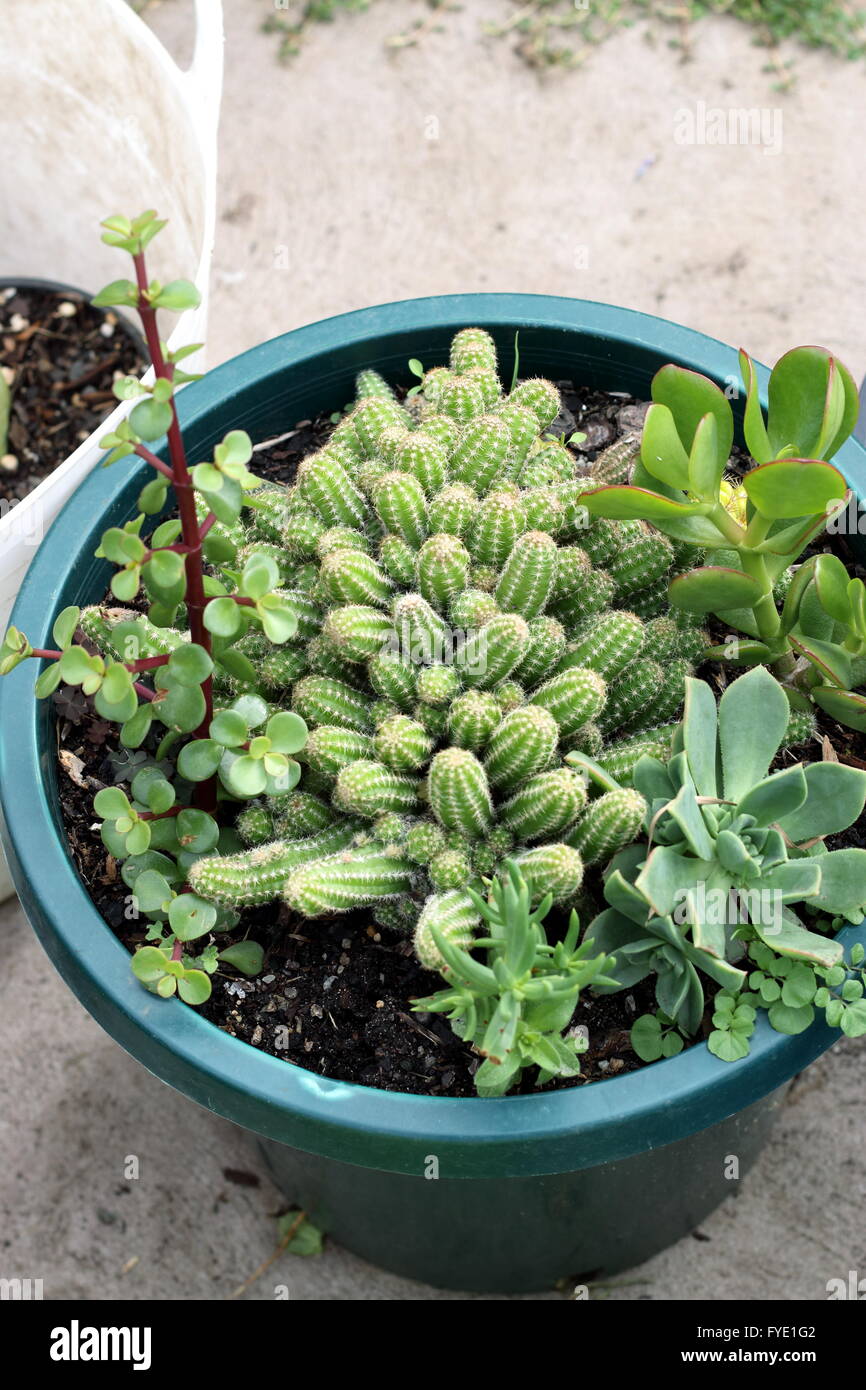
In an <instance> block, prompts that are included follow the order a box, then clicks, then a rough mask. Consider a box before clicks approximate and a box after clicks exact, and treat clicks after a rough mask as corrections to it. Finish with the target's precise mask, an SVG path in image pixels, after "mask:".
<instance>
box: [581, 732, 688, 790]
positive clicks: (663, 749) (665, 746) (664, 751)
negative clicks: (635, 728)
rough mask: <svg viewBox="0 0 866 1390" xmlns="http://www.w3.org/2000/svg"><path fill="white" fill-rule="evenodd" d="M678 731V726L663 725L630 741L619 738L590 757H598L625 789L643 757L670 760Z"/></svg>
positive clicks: (629, 739) (632, 736) (633, 735)
mask: <svg viewBox="0 0 866 1390" xmlns="http://www.w3.org/2000/svg"><path fill="white" fill-rule="evenodd" d="M675 728H676V725H675V724H661V725H656V726H653V727H652V728H649V729H644V730H643V731H642V732H641V733H638V734H631V735H630V736H629V737H628V738H623V739H616V740H615V741H614V742H613V743H609V744H608V745H607V747H605V748H603V749H601V750H600V751H599V752H598V753H596V754H593V753H590V757H595V759H596V761H597V762H598V763H599V765H600V766H601V767H603V768H604V770H605V772H608V773H610V775H611V777H613V779H614V781H616V782H619V783H621V785H622V786H628V785H629V783H630V782H631V777H632V773H633V772H634V770H635V767H636V766H637V764H638V762H639V761H640V759H641V758H643V757H648V758H658V760H659V761H660V762H666V761H667V759H668V758H669V757H670V752H671V739H672V738H673V733H674V730H675ZM581 751H583V750H581ZM587 751H588V750H587Z"/></svg>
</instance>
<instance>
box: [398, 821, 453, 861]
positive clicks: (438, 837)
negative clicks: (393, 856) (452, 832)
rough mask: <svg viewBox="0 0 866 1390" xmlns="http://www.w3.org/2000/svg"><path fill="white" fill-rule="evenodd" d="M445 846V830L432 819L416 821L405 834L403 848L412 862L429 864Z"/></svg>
mask: <svg viewBox="0 0 866 1390" xmlns="http://www.w3.org/2000/svg"><path fill="white" fill-rule="evenodd" d="M445 847H446V846H445V831H444V830H443V829H442V827H441V825H437V824H436V822H435V821H433V820H419V821H416V822H415V824H414V825H413V826H412V827H411V828H410V830H409V831H408V832H407V834H406V842H405V846H404V848H405V851H406V854H407V856H408V857H409V858H410V859H411V860H412V862H413V864H429V863H430V860H431V859H433V858H435V856H436V855H437V854H440V853H441V851H442V850H443V849H445Z"/></svg>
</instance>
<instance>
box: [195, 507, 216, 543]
mask: <svg viewBox="0 0 866 1390" xmlns="http://www.w3.org/2000/svg"><path fill="white" fill-rule="evenodd" d="M215 521H216V512H208V514H207V516H206V517H205V519H204V521H203V522H202V524H201V526H200V527H199V528H198V534H199V539H200V540H204V538H205V536H206V535H207V533H208V531H209V530H210V528H211V527H212V526H213V524H214V522H215Z"/></svg>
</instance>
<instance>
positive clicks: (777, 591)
mask: <svg viewBox="0 0 866 1390" xmlns="http://www.w3.org/2000/svg"><path fill="white" fill-rule="evenodd" d="M740 366H741V370H742V375H743V382H744V384H745V389H746V408H745V424H744V431H745V439H746V444H747V446H748V449H749V451H750V454H751V456H752V458H753V460H754V462H755V464H756V465H757V466H756V467H753V468H751V469H750V470H749V471H747V472H746V473H745V475H744V476H743V478H742V480H741V481H740V480H738V481H737V483H736V484H733V483H732V482H731V481H730V479H729V478H727V477H726V470H727V469H728V465H729V459H730V455H731V448H732V444H733V438H734V420H733V414H732V411H731V406H730V404H729V402H728V400H727V398H726V396H725V395H724V393H723V392H722V391H720V390H719V388H718V387H717V386H716V385H715V384H714V383H713V382H712V381H710V380H709V379H708V378H707V377H703V376H700V375H699V374H698V373H697V372H692V371H688V370H686V369H685V368H683V367H676V366H667V367H663V368H662V369H661V371H659V372H658V373H657V375H656V377H655V379H654V381H653V385H652V398H653V404H652V405H651V407H650V410H649V413H648V415H647V418H646V423H645V426H644V430H643V436H642V439H641V447H640V457H639V458H637V459H636V460H634V463H633V467H632V468H631V469H630V470H629V474H628V480H627V481H626V480H622V479H620V480H613V481H606V482H605V485H604V486H602V487H600V488H599V489H598V490H597V491H596V492H594V493H593V494H592V495H591V496H589V497H587V498H586V505H587V507H588V508H589V510H590V512H591V513H592V514H593V515H594V516H598V517H607V518H617V519H620V520H622V519H628V520H634V519H637V518H642V519H644V520H646V521H651V522H652V524H653V525H654V526H655V527H656V528H657V529H658V530H659V531H661V532H663V533H664V534H665V535H666V536H668V537H669V538H670V539H671V540H672V541H673V542H675V543H676V544H678V545H680V546H683V547H685V548H686V550H687V551H690V552H691V558H692V559H693V560H694V561H695V562H696V563H695V564H694V565H693V567H691V568H689V569H687V570H685V571H684V572H683V573H681V574H678V575H677V576H676V577H675V578H674V579H673V581H672V582H671V584H670V588H669V598H670V602H671V604H672V605H673V607H674V608H675V609H677V610H679V611H680V612H682V613H690V614H695V615H698V616H700V617H704V616H705V615H708V614H714V615H715V616H716V617H717V618H719V619H720V620H721V621H722V623H724V624H725V625H726V626H727V627H728V628H730V629H732V630H733V632H734V633H735V634H736V636H735V637H733V638H732V639H731V640H730V641H728V642H727V643H724V644H722V645H720V646H716V647H712V648H710V649H709V650H708V651H707V653H706V655H707V656H709V657H712V658H716V659H718V660H722V661H731V662H734V663H737V664H739V665H743V666H754V665H757V664H765V665H769V666H771V667H772V669H773V670H774V672H775V674H776V675H777V676H778V678H779V679H780V680H781V681H782V682H783V683H784V687H785V692H786V694H787V696H788V699H789V702H790V704H791V707H792V709H793V710H794V711H797V712H801V713H803V712H808V710H809V708H810V705H811V706H817V707H818V708H820V709H822V710H825V711H826V712H827V713H828V714H830V715H832V716H833V718H834V719H837V720H838V721H839V722H840V723H843V724H847V725H849V726H850V727H851V728H853V729H857V730H859V731H860V732H862V731H864V730H866V697H864V695H863V694H861V693H858V691H857V689H856V687H857V686H859V685H862V683H863V682H864V680H866V588H864V585H863V583H862V581H861V580H860V579H857V578H849V576H848V573H847V571H846V569H845V566H844V565H843V564H842V562H841V560H839V559H838V558H837V557H836V556H834V555H829V554H812V555H810V556H809V558H808V559H807V560H806V561H805V562H804V563H802V564H800V565H797V561H798V560H799V559H800V557H801V556H802V554H803V552H804V551H805V550H806V549H807V547H808V546H810V544H812V543H813V542H815V541H816V540H818V539H819V538H820V536H821V534H822V532H823V531H824V530H825V529H826V528H827V527H828V526H829V527H830V528H831V529H832V528H833V526H838V525H839V524H840V518H842V517H843V515H844V514H845V513H846V511H847V509H848V508H849V507H850V506H851V505H852V500H853V499H852V494H851V492H850V491H849V489H848V486H847V483H846V482H845V479H844V478H843V476H842V474H841V473H840V472H839V470H838V469H837V468H835V467H834V466H833V464H831V463H830V462H829V460H830V459H831V458H832V457H833V455H834V454H835V453H836V452H837V451H838V450H839V449H840V448H841V446H842V444H844V442H845V440H846V439H847V438H848V437H849V435H850V434H851V432H852V430H853V428H854V425H855V423H856V420H857V411H858V399H857V388H856V386H855V385H854V382H853V380H852V378H851V375H850V373H849V372H848V371H847V370H846V368H845V367H843V366H842V364H841V363H840V362H838V361H837V360H836V359H835V358H834V357H832V356H831V355H830V353H828V352H825V351H824V350H823V349H821V348H813V347H802V348H795V349H793V351H791V352H788V353H786V354H785V356H784V357H782V358H781V359H780V360H779V361H778V362H777V363H776V366H775V367H774V368H773V371H772V373H771V376H770V385H769V409H768V413H767V418H766V421H765V420H764V416H763V413H762V410H761V405H760V401H759V399H758V387H757V375H756V372H755V367H754V363H753V362H752V361H751V359H750V358H749V357H748V355H747V354H746V353H745V352H741V353H740Z"/></svg>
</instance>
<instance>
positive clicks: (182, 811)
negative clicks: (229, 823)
mask: <svg viewBox="0 0 866 1390" xmlns="http://www.w3.org/2000/svg"><path fill="white" fill-rule="evenodd" d="M102 225H103V226H104V227H105V229H106V230H105V234H104V236H103V240H104V241H105V242H107V243H108V244H109V245H110V246H115V247H118V248H119V249H121V250H123V251H126V252H128V253H129V255H130V256H131V258H132V263H133V268H134V275H135V278H134V280H127V279H124V280H117V281H114V282H113V283H112V284H110V285H107V286H106V287H105V289H103V290H102V291H101V292H100V293H99V294H98V295H97V296H96V298H95V299H94V303H95V304H98V305H102V306H120V307H123V308H130V309H135V310H136V311H137V313H138V315H139V317H140V319H141V324H142V328H143V330H144V334H145V337H146V340H147V344H148V347H149V350H150V354H151V358H152V363H153V381H152V382H151V383H150V384H149V385H148V384H145V383H144V382H140V381H138V380H136V379H135V378H133V377H121V378H120V379H119V380H118V381H116V382H115V384H114V394H115V395H116V397H117V398H118V399H119V400H121V401H132V400H134V401H135V404H134V405H133V406H132V408H131V410H130V413H129V415H128V417H127V418H126V419H125V420H124V421H123V422H122V423H121V424H120V425H119V426H118V427H117V429H116V430H115V431H114V432H113V433H111V434H109V435H106V437H105V438H104V439H102V440H101V444H102V447H103V448H105V449H106V450H108V454H107V457H106V459H105V463H106V465H108V464H112V463H115V462H117V461H118V460H120V459H127V458H129V456H130V455H135V456H137V457H138V458H140V459H144V460H145V461H146V462H147V463H148V464H149V465H150V466H151V468H152V469H153V477H152V479H151V480H150V481H149V482H147V483H146V484H145V486H144V487H143V489H142V491H141V494H140V496H139V498H138V513H137V515H136V517H135V518H134V519H133V520H132V521H130V522H127V523H126V524H125V525H123V526H112V527H109V528H108V529H107V530H106V531H105V532H104V534H103V536H102V540H101V544H100V546H99V548H98V550H97V552H96V554H97V556H98V557H99V558H101V559H104V560H106V561H107V562H109V563H110V564H111V565H113V566H114V574H113V575H112V577H111V584H110V587H111V593H112V595H113V597H114V599H115V600H116V601H117V602H118V603H120V604H124V605H130V604H136V605H137V608H136V609H121V610H120V611H119V612H118V610H113V618H114V620H113V621H112V620H111V618H110V617H107V616H106V615H104V614H102V613H100V612H99V611H98V610H90V611H88V612H87V613H84V614H82V613H81V611H80V610H79V609H78V608H77V607H70V608H66V609H64V610H63V612H62V613H60V614H59V616H58V617H57V619H56V621H55V622H54V626H53V638H54V642H55V644H56V645H55V646H54V647H51V648H40V647H33V646H32V645H31V644H30V642H29V641H28V639H27V637H26V636H25V634H23V633H21V632H18V631H17V630H16V629H15V628H10V629H9V630H8V631H7V633H6V636H5V639H4V642H3V645H2V648H0V674H4V675H5V674H7V673H8V672H9V671H11V670H13V669H14V668H15V667H16V666H18V665H19V664H20V663H21V662H22V661H25V660H27V659H34V660H36V661H45V662H47V663H49V664H48V665H46V666H45V668H44V669H43V670H42V672H41V673H40V675H39V677H38V680H37V682H36V693H37V695H38V696H39V697H41V698H45V697H47V696H50V695H52V694H53V692H54V691H56V690H57V689H58V687H59V686H60V685H61V683H63V684H65V685H68V686H76V687H79V688H80V689H81V690H82V691H83V693H84V694H85V695H87V696H90V697H92V699H93V705H94V708H95V710H96V713H97V714H98V715H99V717H100V718H101V719H103V720H107V721H109V722H111V723H113V724H116V725H117V726H118V736H119V739H120V742H121V744H122V745H123V746H124V747H126V748H128V749H142V748H144V749H145V750H146V752H147V755H148V756H147V757H146V759H145V760H144V761H143V763H142V765H141V766H140V769H139V771H138V772H137V773H136V775H135V777H134V778H133V780H132V783H131V786H130V792H131V797H130V796H127V794H126V792H124V791H123V790H122V788H121V787H119V786H109V787H104V788H103V789H102V790H100V791H98V792H97V794H96V796H95V798H94V803H93V808H94V811H95V813H96V815H97V817H98V818H99V820H100V822H101V834H102V839H103V842H104V844H105V846H106V848H107V849H108V851H109V852H110V854H111V855H112V856H113V857H114V858H115V859H116V860H118V861H119V862H120V863H121V866H122V867H121V875H122V878H123V881H124V882H125V883H126V884H127V886H128V887H129V888H130V890H131V892H132V894H133V897H134V902H135V910H136V911H137V913H138V915H140V916H141V917H142V918H144V919H145V920H146V921H147V922H148V923H149V926H148V931H147V944H145V945H144V946H142V947H141V948H140V949H139V950H138V951H137V952H136V954H135V956H134V957H133V965H132V968H133V970H134V972H135V974H136V975H137V976H138V978H139V979H140V980H141V981H142V983H143V984H145V985H146V986H147V987H148V988H149V989H151V990H152V991H154V992H155V993H157V994H159V995H162V996H164V997H169V996H171V995H173V994H175V993H178V994H179V995H180V997H181V998H182V999H184V1000H185V1001H186V1002H187V1003H191V1004H200V1003H202V1002H203V1001H204V1000H205V999H206V998H207V997H208V995H209V994H210V991H211V984H210V978H209V976H210V975H211V974H212V973H213V971H214V970H215V969H216V967H217V963H218V961H219V960H222V961H223V962H224V963H226V964H230V965H232V966H233V967H235V968H237V969H240V970H241V971H242V972H244V973H248V974H254V973H255V972H256V970H257V969H258V967H259V965H260V960H261V948H260V947H258V946H256V945H255V944H254V943H251V942H238V943H235V944H233V945H231V946H229V947H227V948H226V949H224V950H223V951H221V952H220V951H218V950H217V948H216V945H215V944H213V943H212V944H210V945H207V946H206V947H205V949H204V950H203V951H202V953H201V954H200V955H199V956H197V957H192V956H190V955H189V954H187V944H188V943H190V942H194V941H199V942H201V941H202V939H203V938H209V937H210V935H211V934H212V933H215V932H224V931H226V930H228V929H230V928H231V927H232V926H234V925H235V923H236V920H237V919H236V915H235V914H233V913H232V912H231V911H230V910H227V909H226V908H225V907H224V906H222V905H220V904H215V903H214V902H212V901H208V900H206V899H205V898H203V897H202V896H201V895H200V894H198V893H196V892H195V891H194V890H193V889H192V888H191V886H190V880H191V878H192V876H193V872H194V867H195V864H196V862H197V861H198V860H199V859H200V858H202V857H203V856H208V855H210V854H212V853H213V852H214V851H215V850H216V849H217V848H228V847H230V846H231V845H232V844H233V843H234V844H238V843H239V841H238V840H237V837H236V836H235V835H234V833H233V832H232V831H230V830H227V829H225V828H224V823H222V822H224V817H223V815H222V810H223V807H224V804H228V803H237V802H243V801H245V800H248V799H250V798H256V797H258V796H260V795H261V794H262V793H265V792H266V793H268V794H270V795H272V796H275V797H285V796H287V795H289V794H290V793H291V791H292V788H293V787H294V786H295V785H296V783H297V781H298V779H299V777H300V767H299V766H298V764H297V762H296V761H295V760H294V757H293V756H292V755H293V754H295V753H297V752H298V751H299V749H300V748H301V747H302V746H303V743H304V740H305V738H306V733H307V729H306V725H305V724H304V721H303V719H302V718H301V717H300V716H299V715H298V714H297V713H295V712H294V711H291V710H281V709H279V708H276V707H274V706H272V705H269V704H268V703H267V702H266V701H265V700H264V699H262V698H261V697H260V696H258V695H256V694H254V693H246V692H244V693H241V692H240V691H239V690H238V689H237V687H238V686H239V685H247V684H250V685H252V684H253V683H254V681H255V671H254V668H253V667H252V665H251V664H250V661H249V659H248V658H247V657H246V656H244V655H242V654H241V651H240V649H239V644H240V643H241V642H242V640H243V639H244V638H245V637H247V636H249V635H250V634H258V635H259V636H260V637H262V638H263V639H264V640H266V641H267V643H268V644H269V646H272V647H273V649H274V651H275V652H279V651H281V650H282V649H283V644H285V643H286V642H288V641H289V640H290V639H292V638H294V637H295V635H296V632H297V628H298V615H297V607H298V602H299V596H298V595H293V594H292V593H291V591H287V590H286V589H284V588H283V587H281V575H280V571H279V566H278V564H277V562H276V561H275V560H274V559H273V558H272V557H271V556H269V555H266V554H253V555H250V556H249V557H247V558H244V559H243V560H241V558H240V557H237V556H236V554H235V551H234V549H233V548H232V549H231V552H230V553H231V555H232V557H233V563H234V568H229V567H227V568H225V569H223V570H222V571H221V572H220V573H219V574H217V573H216V572H215V571H214V569H213V568H212V566H209V565H207V564H206V561H208V560H210V559H213V557H214V556H219V555H222V556H223V557H225V555H226V553H227V551H226V548H225V544H224V540H223V539H222V535H223V532H224V531H225V530H226V528H230V527H234V526H235V525H237V523H238V518H239V517H240V515H241V513H242V510H243V509H244V507H247V506H252V507H255V506H256V505H258V501H257V496H258V491H259V490H260V487H261V484H260V481H259V480H258V479H257V478H256V477H255V476H254V475H253V474H252V473H251V472H250V471H249V469H248V468H247V464H248V463H249V462H250V459H251V457H252V445H251V443H250V440H249V437H248V436H247V435H246V434H245V433H244V432H243V431H242V430H232V431H231V432H230V433H229V434H227V435H226V436H225V438H224V439H223V440H222V442H221V443H219V444H217V445H216V447H215V449H214V451H213V457H212V458H211V459H207V460H204V461H201V462H198V463H195V464H194V465H193V464H191V463H190V461H189V460H188V458H187V455H186V451H185V449H184V443H183V438H182V435H181V431H180V427H179V423H178V416H177V410H176V405H175V396H176V391H177V388H178V387H179V386H181V385H183V383H184V382H187V381H190V380H193V379H194V378H193V377H192V376H191V375H190V374H189V373H187V372H185V371H184V370H183V368H182V367H181V366H180V365H179V364H180V363H181V362H182V361H183V360H184V358H185V357H186V356H187V355H188V354H189V353H191V352H192V351H194V350H195V349H194V347H185V348H181V349H178V350H176V351H173V352H171V351H169V350H168V348H167V347H166V345H165V343H164V342H163V341H162V339H161V337H160V334H159V329H158V323H157V317H158V311H160V310H172V311H180V310H183V309H187V308H191V307H193V306H195V305H196V304H198V301H199V295H198V291H197V290H196V288H195V286H194V285H192V284H190V283H188V282H187V281H183V280H174V281H171V282H169V283H168V284H161V283H160V282H159V281H156V280H152V279H150V278H149V277H148V273H147V269H146V264H145V250H146V247H147V246H148V245H149V243H150V242H151V240H152V239H153V237H154V236H155V235H156V234H157V233H158V232H159V230H160V229H161V228H162V226H163V225H164V223H163V222H162V221H160V220H159V219H158V218H157V217H156V215H155V214H154V213H153V212H145V213H143V214H141V216H139V217H136V218H135V219H133V220H129V219H127V218H125V217H109V218H107V219H106V221H105V222H104V223H103V224H102ZM196 346H199V345H196ZM164 435H165V436H166V437H167V453H168V461H165V460H164V459H163V458H162V457H160V456H159V455H158V454H157V453H156V452H154V450H153V448H152V447H151V446H152V445H153V444H154V443H155V442H156V441H157V440H159V439H161V438H162V436H164ZM170 494H171V502H172V503H173V506H174V509H175V510H176V513H177V515H176V516H171V517H170V518H169V519H167V520H163V521H159V522H158V523H157V524H156V526H155V528H154V529H153V530H152V531H151V533H150V534H149V535H146V534H145V533H146V523H147V522H148V518H150V519H151V520H154V519H156V518H158V517H159V515H160V513H163V512H164V511H165V510H166V508H167V507H168V505H169V500H170ZM145 607H146V610H147V611H146V614H145V613H144V611H140V610H143V609H144V608H145ZM77 637H80V638H81V640H80V641H78V640H76V638H77ZM166 765H168V770H167V771H166V770H165V769H166Z"/></svg>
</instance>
